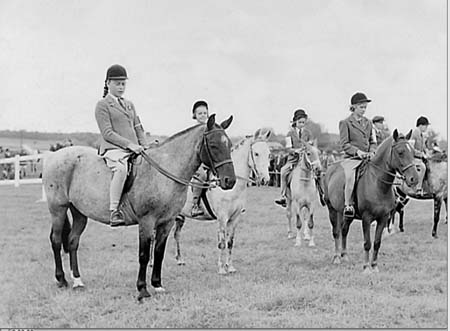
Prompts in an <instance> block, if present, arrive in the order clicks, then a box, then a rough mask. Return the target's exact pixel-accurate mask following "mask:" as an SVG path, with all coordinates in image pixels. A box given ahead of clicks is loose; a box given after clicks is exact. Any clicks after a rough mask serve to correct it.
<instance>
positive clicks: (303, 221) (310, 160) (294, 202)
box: [286, 142, 322, 247]
mask: <svg viewBox="0 0 450 331" xmlns="http://www.w3.org/2000/svg"><path fill="white" fill-rule="evenodd" d="M296 153H297V155H298V157H299V161H298V163H297V165H296V166H295V167H294V169H293V170H292V172H291V174H290V182H289V185H288V189H287V190H286V196H287V199H286V202H287V206H286V217H287V219H288V239H291V238H293V234H292V223H294V224H296V227H297V235H296V239H295V246H301V229H302V225H303V226H304V236H305V240H309V246H311V247H312V246H315V243H314V235H313V228H314V207H316V206H317V200H318V199H317V197H318V195H317V191H316V184H315V178H314V176H316V174H317V172H319V173H320V171H321V170H322V165H321V162H320V152H319V150H318V149H317V148H316V147H315V146H314V145H310V144H309V143H307V142H303V147H301V148H299V149H298V150H297V151H296Z"/></svg>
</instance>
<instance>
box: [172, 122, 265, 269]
mask: <svg viewBox="0 0 450 331" xmlns="http://www.w3.org/2000/svg"><path fill="white" fill-rule="evenodd" d="M271 134H272V132H271V130H269V129H265V128H262V129H258V130H257V131H256V132H255V134H254V135H253V136H249V137H247V138H244V139H243V140H241V141H240V142H239V143H238V144H236V145H235V146H233V148H232V150H231V159H232V160H233V165H234V168H235V172H236V178H237V182H236V185H235V186H234V187H233V188H232V189H231V190H227V191H225V190H223V189H221V188H213V189H210V190H208V191H207V192H206V195H205V198H206V202H207V203H205V205H206V206H209V207H207V209H208V210H209V211H210V212H211V213H212V214H213V215H214V218H216V219H217V222H218V248H219V250H220V252H219V257H218V262H217V265H218V273H219V274H220V275H225V274H227V273H235V272H236V268H235V267H234V266H233V264H232V259H231V255H232V250H233V245H234V236H235V232H236V227H237V225H238V223H239V220H240V218H241V215H242V214H243V213H244V212H245V207H246V206H245V204H246V193H247V187H248V185H247V184H248V183H249V182H253V181H252V180H250V179H249V177H250V176H251V175H252V173H253V175H254V176H255V180H256V184H263V185H265V184H267V183H268V182H269V179H270V177H269V154H270V150H269V145H268V144H267V141H268V139H269V137H270V135H271ZM187 201H189V198H188V200H187ZM203 201H204V202H205V199H204V200H203ZM189 206H190V204H189V203H187V204H186V205H185V207H184V209H183V213H182V214H181V215H179V216H178V217H177V219H176V222H175V224H176V225H175V232H174V238H175V242H176V249H177V255H176V259H177V261H178V264H179V265H183V264H184V261H183V258H182V255H181V238H180V237H181V229H182V227H183V225H184V222H185V218H186V217H187V218H190V216H189ZM214 218H213V219H214ZM226 248H228V250H227V251H225V249H226Z"/></svg>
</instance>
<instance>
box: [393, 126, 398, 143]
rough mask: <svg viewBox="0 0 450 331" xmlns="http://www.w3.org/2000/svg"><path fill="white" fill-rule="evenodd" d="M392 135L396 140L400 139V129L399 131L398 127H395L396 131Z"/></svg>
mask: <svg viewBox="0 0 450 331" xmlns="http://www.w3.org/2000/svg"><path fill="white" fill-rule="evenodd" d="M392 137H394V141H397V140H398V131H397V129H395V130H394V132H393V133H392Z"/></svg>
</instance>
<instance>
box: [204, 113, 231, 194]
mask: <svg viewBox="0 0 450 331" xmlns="http://www.w3.org/2000/svg"><path fill="white" fill-rule="evenodd" d="M215 118H216V116H215V114H213V115H211V116H210V117H209V119H208V123H207V124H206V130H205V132H204V134H203V141H202V146H201V148H200V160H201V161H202V162H203V163H204V164H205V165H207V166H208V167H209V168H210V169H211V170H212V172H213V174H214V175H215V176H217V177H218V178H219V185H220V187H221V188H222V189H224V190H229V189H232V188H233V186H234V184H235V183H236V176H235V174H234V167H233V162H232V161H231V154H230V150H231V145H232V144H231V141H230V138H228V136H227V134H226V133H225V129H226V128H228V127H229V126H230V124H231V121H232V120H233V116H230V118H229V119H227V120H225V121H223V122H222V123H221V124H220V125H218V124H216V119H215Z"/></svg>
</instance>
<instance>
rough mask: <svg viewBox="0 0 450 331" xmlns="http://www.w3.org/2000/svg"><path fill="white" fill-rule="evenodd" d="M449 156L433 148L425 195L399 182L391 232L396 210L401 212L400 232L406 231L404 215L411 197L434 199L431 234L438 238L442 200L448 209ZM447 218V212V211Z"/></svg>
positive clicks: (389, 228) (389, 227)
mask: <svg viewBox="0 0 450 331" xmlns="http://www.w3.org/2000/svg"><path fill="white" fill-rule="evenodd" d="M447 165H448V163H447V156H446V154H445V153H443V152H442V151H441V150H440V149H433V154H432V156H431V158H430V159H429V160H428V161H427V171H426V175H425V181H424V190H425V192H426V193H425V194H424V195H417V194H416V192H415V191H414V190H412V189H411V188H409V187H407V186H406V185H404V184H403V183H399V185H400V186H399V187H396V190H395V191H396V195H397V202H396V206H395V211H394V212H393V213H392V217H391V220H390V224H389V225H390V226H388V230H389V232H391V231H392V230H393V228H392V227H391V226H393V225H394V218H395V212H398V214H399V229H400V232H403V231H404V228H403V217H404V207H405V205H406V203H407V202H408V201H409V197H411V198H414V199H418V200H433V202H434V203H433V210H434V212H433V214H434V215H433V229H432V231H431V235H432V236H433V238H437V237H438V235H437V228H438V223H439V219H440V216H441V207H442V202H444V204H445V210H446V211H447V210H448V209H447V193H448V192H447V191H448V178H447ZM446 218H447V213H446Z"/></svg>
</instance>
